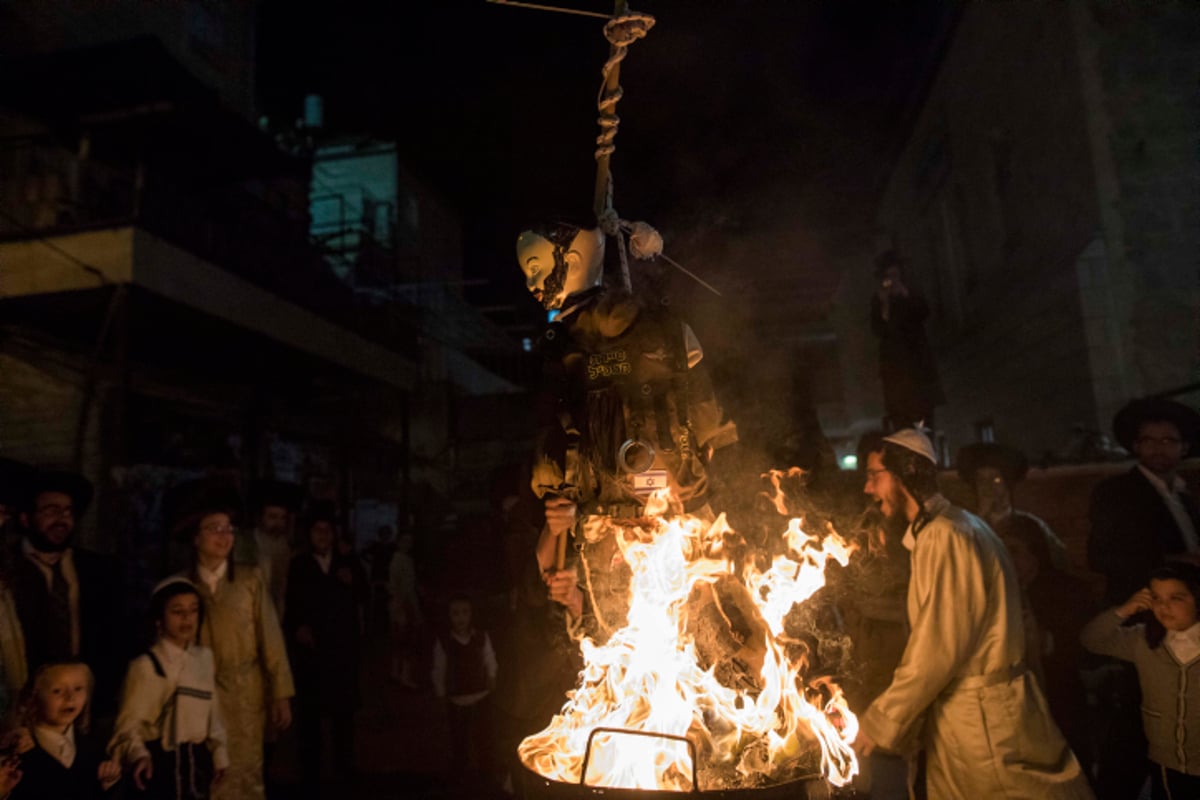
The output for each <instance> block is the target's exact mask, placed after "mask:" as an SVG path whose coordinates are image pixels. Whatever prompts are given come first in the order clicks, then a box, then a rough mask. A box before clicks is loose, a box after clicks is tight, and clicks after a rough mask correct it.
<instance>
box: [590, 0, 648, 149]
mask: <svg viewBox="0 0 1200 800" xmlns="http://www.w3.org/2000/svg"><path fill="white" fill-rule="evenodd" d="M653 27H654V17H652V16H650V15H649V14H642V13H640V12H637V11H630V12H629V13H627V14H623V15H622V16H619V17H614V18H612V19H610V20H609V21H608V22H607V23H605V25H604V38H606V39H608V43H609V44H611V45H612V50H611V52H610V53H609V56H608V61H605V62H604V68H603V69H602V70H601V75H603V76H604V80H603V81H602V82H601V84H600V95H599V98H598V99H597V101H596V106H597V108H599V110H600V119H599V120H598V121H599V123H600V135H599V136H597V137H596V160H600V159H601V158H603V157H605V156H611V155H612V154H613V151H615V150H616V146H615V145H614V144H613V140H614V139H616V138H617V127H618V126H619V125H620V124H621V118H620V117H618V116H617V115H616V111H615V109H616V107H617V103H618V102H619V101H620V99H621V96H622V95H623V94H624V91H623V90H622V89H621V86H620V84H617V85H616V86H614V87H612V88H611V89H610V88H609V86H608V78H609V75H611V74H612V72H613V70H615V69H617V67H618V66H619V65H620V64H621V62H622V61H624V60H625V56H626V55H628V54H629V45H631V44H633V43H634V42H636V41H637V40H638V39H641V38H643V37H644V36H645V35H646V34H647V33H649V32H650V29H651V28H653Z"/></svg>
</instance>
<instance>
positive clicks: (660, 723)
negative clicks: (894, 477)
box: [519, 493, 858, 791]
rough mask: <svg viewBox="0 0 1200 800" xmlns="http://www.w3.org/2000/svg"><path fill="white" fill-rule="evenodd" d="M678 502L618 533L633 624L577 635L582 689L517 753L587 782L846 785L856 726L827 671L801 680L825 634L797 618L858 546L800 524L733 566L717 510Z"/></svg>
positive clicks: (553, 773) (545, 771)
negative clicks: (700, 511) (767, 552)
mask: <svg viewBox="0 0 1200 800" xmlns="http://www.w3.org/2000/svg"><path fill="white" fill-rule="evenodd" d="M669 503H670V499H669V497H668V496H667V495H666V493H662V494H658V495H655V496H653V497H652V499H651V503H650V505H649V507H648V512H647V514H648V515H647V517H646V518H643V519H642V520H639V521H638V524H637V525H636V526H633V527H624V526H614V527H613V528H612V529H611V530H610V532H609V538H611V539H612V540H613V542H614V543H615V547H616V548H617V549H618V550H619V557H620V559H621V560H623V562H624V564H625V565H626V566H627V567H628V575H629V577H630V583H629V585H628V622H627V624H625V625H624V626H623V627H620V628H619V629H616V630H613V631H612V632H611V635H609V636H607V638H606V639H605V640H604V641H603V642H598V641H597V640H595V639H593V638H591V637H584V638H582V639H581V641H580V648H581V651H582V654H583V662H584V667H583V670H582V672H581V673H580V676H579V682H578V684H577V686H576V689H575V690H574V691H573V692H571V693H569V695H568V699H567V702H566V704H565V705H564V706H563V708H562V710H561V712H560V713H559V714H558V715H556V716H555V717H554V719H553V720H552V721H551V723H550V725H549V726H548V727H547V728H546V729H544V730H543V731H541V732H539V733H537V734H534V735H533V736H530V737H528V738H527V739H525V740H524V741H523V742H522V743H521V746H520V748H519V755H520V757H521V759H522V761H523V762H524V763H525V764H526V765H527V766H528V767H529V768H530V769H531V770H533V771H534V772H536V773H537V774H539V775H541V776H543V777H546V778H550V779H551V780H555V781H560V782H564V783H579V782H580V781H581V780H582V781H583V782H584V783H586V784H587V785H589V786H606V787H625V788H636V789H659V790H673V791H692V790H695V789H704V790H714V789H738V788H751V787H759V786H765V785H772V784H779V783H783V782H787V781H792V780H797V779H800V778H811V777H814V776H817V775H821V776H823V777H824V778H825V779H827V780H828V781H829V782H830V783H831V784H833V785H835V786H843V785H846V784H847V783H849V781H850V780H851V778H852V777H853V776H854V775H855V774H856V773H857V771H858V764H857V761H856V760H855V756H854V753H853V751H852V750H851V748H850V743H851V742H853V740H854V737H855V735H856V733H857V720H856V719H855V718H854V715H853V714H852V713H850V711H849V709H848V708H847V706H846V703H845V701H844V699H843V697H842V693H841V690H840V689H839V688H838V687H837V686H836V685H835V684H834V683H833V682H832V681H830V680H828V679H825V678H823V677H820V678H810V677H808V676H807V675H806V672H807V671H808V669H809V664H810V658H811V657H812V656H813V655H814V651H815V650H816V649H819V647H820V643H819V642H818V641H817V640H813V639H808V638H806V632H805V631H804V630H803V628H804V623H805V621H806V619H807V620H808V621H811V615H810V616H809V617H808V618H806V617H805V614H806V612H805V611H804V608H805V603H806V601H808V600H809V598H811V597H812V596H813V594H814V593H816V592H817V591H818V590H819V589H821V587H823V586H824V585H825V576H824V571H825V566H826V564H827V563H828V562H829V560H831V559H832V560H834V561H836V562H838V563H840V564H841V565H843V566H845V564H846V563H847V562H848V560H849V557H850V553H851V548H850V546H848V545H847V544H846V542H845V541H843V540H842V538H841V537H840V536H839V535H838V534H837V533H836V532H834V531H833V529H832V527H831V526H830V527H829V528H827V529H826V530H825V531H824V535H823V536H813V535H809V534H807V533H806V532H805V531H804V530H802V529H801V521H800V520H799V519H793V520H791V522H790V523H789V524H788V526H787V529H786V530H785V531H784V532H783V533H782V535H781V536H780V537H779V541H778V543H777V546H776V547H775V548H774V549H776V550H778V551H779V552H777V553H776V554H774V555H773V556H761V557H756V558H748V559H746V561H745V564H744V565H742V566H740V567H738V568H735V566H734V564H735V560H734V559H732V558H730V557H729V556H730V553H729V552H728V551H729V548H728V543H729V542H730V541H733V540H735V539H736V535H735V534H734V533H733V531H732V530H731V529H730V527H729V526H728V525H727V524H726V522H725V517H724V515H722V516H721V517H718V518H717V520H716V521H715V522H711V523H710V522H708V521H706V520H703V519H700V518H697V517H692V516H688V515H676V516H672V517H669V518H668V517H666V516H662V515H663V513H664V512H665V511H666V509H667V508H668V507H669ZM739 560H740V559H739ZM597 729H604V730H603V731H598V730H597ZM647 734H649V736H648V735H647ZM585 768H586V774H585V773H584V770H585ZM697 784H698V785H697Z"/></svg>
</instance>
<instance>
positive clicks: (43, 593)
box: [13, 471, 92, 674]
mask: <svg viewBox="0 0 1200 800" xmlns="http://www.w3.org/2000/svg"><path fill="white" fill-rule="evenodd" d="M91 500H92V484H91V482H90V481H88V480H87V479H86V478H84V477H83V476H82V475H77V474H75V473H70V472H53V471H46V472H40V473H38V474H36V475H35V476H34V477H33V478H31V480H30V482H29V486H28V488H27V492H26V495H25V502H24V503H23V507H22V510H21V515H20V516H21V525H22V527H23V528H24V530H25V536H24V538H23V539H22V540H21V545H20V554H19V557H18V558H16V559H15V561H14V565H13V594H14V596H15V598H16V601H17V614H18V616H19V617H20V619H21V627H22V629H23V630H24V633H25V653H26V658H27V661H28V664H29V671H30V674H32V673H33V670H34V669H36V668H37V667H38V666H39V665H41V664H45V663H47V662H50V661H61V660H63V659H68V658H75V657H78V656H79V654H80V643H81V635H82V634H81V627H80V622H79V616H80V607H81V606H80V597H79V594H80V593H79V586H80V581H79V574H78V570H77V569H76V563H75V554H74V550H73V548H72V547H71V539H72V537H73V535H74V533H75V523H76V520H77V518H78V517H81V516H82V515H83V513H84V512H85V511H86V510H87V507H88V504H89V503H90V502H91Z"/></svg>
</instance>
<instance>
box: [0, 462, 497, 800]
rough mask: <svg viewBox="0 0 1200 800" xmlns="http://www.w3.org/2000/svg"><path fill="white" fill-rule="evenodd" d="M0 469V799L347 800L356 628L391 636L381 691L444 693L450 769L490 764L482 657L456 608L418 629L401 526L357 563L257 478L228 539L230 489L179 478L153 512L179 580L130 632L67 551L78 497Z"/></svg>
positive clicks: (288, 492) (316, 511)
mask: <svg viewBox="0 0 1200 800" xmlns="http://www.w3.org/2000/svg"><path fill="white" fill-rule="evenodd" d="M0 468H2V469H0V531H3V534H4V539H3V548H2V549H0V725H2V726H3V731H0V736H2V738H0V742H2V743H3V746H4V748H5V749H4V760H3V762H2V765H0V797H2V798H15V800H20V799H21V798H55V800H69V799H70V798H92V797H100V796H105V797H110V796H128V797H143V796H144V797H151V798H176V799H177V800H178V799H179V798H209V797H211V798H215V799H216V800H220V799H221V798H231V799H233V800H253V798H264V797H267V796H297V792H298V794H299V796H312V797H316V796H325V794H324V793H323V792H324V791H325V790H327V789H328V790H329V791H335V792H338V791H340V792H345V791H348V790H349V787H352V786H353V785H354V782H355V780H356V777H357V776H356V767H355V712H356V710H357V709H358V707H359V694H360V691H359V690H360V687H359V679H360V677H359V676H360V674H361V671H362V670H361V665H362V656H363V643H364V641H365V637H366V636H368V635H369V634H370V633H372V632H377V633H380V634H383V635H384V636H387V637H388V638H389V639H390V642H391V652H392V656H391V662H392V664H391V676H392V678H393V680H395V681H396V682H397V684H399V685H402V686H406V687H410V688H418V687H419V688H428V687H432V688H434V689H435V690H436V692H437V695H438V696H439V697H443V698H444V700H445V705H446V708H447V712H446V714H447V724H448V727H449V730H450V732H451V735H452V742H453V754H454V756H455V758H458V759H460V760H459V761H458V762H457V763H458V764H459V765H460V766H461V765H464V764H465V763H466V761H465V760H462V759H466V758H474V759H475V762H474V763H477V764H480V765H486V763H487V761H486V759H487V758H488V757H489V755H490V752H491V751H490V749H488V748H483V747H481V746H479V745H480V740H481V736H482V735H483V734H482V733H481V732H482V730H483V727H482V726H483V725H484V724H486V719H485V718H484V716H485V715H484V714H482V713H481V709H482V708H483V707H484V706H485V705H486V704H484V703H482V701H483V700H484V698H485V697H486V696H487V695H488V693H489V692H490V691H491V689H492V687H493V686H494V683H495V677H496V659H495V653H494V651H493V649H492V646H491V642H490V640H489V639H488V637H487V635H486V633H483V632H481V631H479V630H477V629H476V628H475V627H474V626H473V625H472V620H471V610H472V606H471V602H470V600H469V599H468V598H467V597H466V596H462V597H460V598H456V599H455V601H454V602H452V603H450V608H449V615H448V619H447V623H446V624H445V625H442V626H433V628H434V630H433V631H430V632H428V633H426V632H425V629H424V626H423V619H422V616H421V615H422V604H421V602H420V600H419V599H418V597H417V585H416V571H415V569H414V566H413V560H412V556H411V554H410V551H411V549H412V544H413V532H412V531H411V530H405V531H403V532H402V533H401V535H400V536H399V537H398V539H396V540H395V541H393V536H392V529H391V527H390V526H387V527H384V528H381V529H380V532H379V535H378V537H377V539H376V541H374V542H372V543H371V544H370V545H369V546H368V547H367V548H365V549H364V552H363V553H362V555H361V556H360V555H359V554H357V553H356V552H355V550H354V545H353V542H352V541H351V540H350V539H349V538H347V537H346V536H344V535H343V531H342V525H341V523H342V520H341V518H340V517H339V515H338V514H337V510H336V508H335V507H334V506H333V504H331V503H328V502H321V501H312V500H309V501H307V502H306V501H305V498H304V497H303V493H302V491H301V490H300V487H299V486H296V485H294V484H286V483H282V482H277V481H260V482H257V483H256V484H255V485H254V486H253V487H252V490H251V492H250V495H251V498H250V499H251V509H252V511H251V514H250V516H251V518H252V520H253V526H252V528H251V529H249V530H246V531H245V532H244V533H243V532H242V531H239V529H238V527H237V526H238V523H239V521H240V520H242V519H243V518H244V515H243V511H244V505H243V498H242V496H241V493H240V492H237V491H234V490H233V489H231V488H229V487H226V486H223V485H220V484H218V483H215V482H212V481H208V480H200V481H193V482H189V483H185V484H182V485H180V486H177V487H175V488H174V489H173V490H172V491H171V492H169V493H168V495H167V498H166V501H165V504H166V506H167V507H168V514H167V516H168V518H169V519H168V521H167V536H168V537H169V541H170V542H171V543H173V544H174V545H175V546H176V547H177V548H179V549H180V550H181V551H185V552H186V556H185V557H184V558H183V559H182V560H183V562H184V563H185V566H184V567H183V568H182V569H181V570H179V571H178V572H177V573H176V574H171V575H167V576H165V577H163V579H162V580H161V581H160V582H159V583H158V584H157V585H156V586H155V587H154V588H153V590H152V591H151V592H150V593H149V596H148V597H145V598H143V602H141V603H140V604H139V605H140V606H141V611H140V613H138V614H137V615H136V616H134V617H131V616H130V614H129V612H128V608H127V607H126V606H125V605H123V604H122V602H121V600H122V598H125V597H127V596H128V594H129V591H128V587H124V586H120V585H118V584H119V579H117V578H116V577H115V576H117V575H119V571H118V570H117V569H115V564H114V559H112V558H110V557H105V556H102V555H98V554H96V553H92V552H90V551H88V550H86V549H83V548H80V547H78V546H77V545H76V542H75V533H76V521H77V519H79V518H80V517H82V516H83V514H84V513H85V512H86V511H87V508H88V506H89V504H90V503H91V500H92V494H93V491H92V486H91V484H90V483H89V482H88V481H87V480H86V479H84V478H83V477H81V476H80V475H78V474H74V473H69V472H63V471H47V470H40V469H35V468H32V467H29V466H28V465H25V464H21V463H18V462H13V461H8V460H2V461H0ZM297 520H298V521H299V524H298V525H297V524H296V521H297ZM297 528H298V532H299V533H300V538H301V539H302V541H301V542H299V543H297V542H296V541H294V538H295V537H294V536H293V532H294V530H295V529H297ZM364 562H365V563H364ZM143 622H144V624H140V623H143ZM443 629H444V630H443ZM425 651H428V652H425ZM419 673H423V674H419ZM293 720H294V722H295V729H296V730H295V740H296V750H297V752H298V756H299V757H298V764H299V773H300V775H299V777H300V779H301V780H300V781H299V782H298V788H296V787H292V788H291V789H290V790H288V791H287V792H286V794H280V793H279V790H280V787H271V786H269V785H268V784H269V781H268V776H269V774H270V772H269V770H268V769H267V762H268V761H269V759H270V758H271V755H272V753H273V751H274V750H275V745H276V743H277V742H278V741H279V738H280V735H281V734H282V733H283V732H284V731H287V730H288V729H289V728H291V727H292V726H293ZM326 727H328V728H329V729H330V730H331V733H332V735H331V736H329V737H326V736H325V735H324V729H325V728H326ZM327 738H328V741H329V746H328V747H327V746H326V739H327ZM472 741H473V742H474V743H475V748H474V750H473V751H471V752H468V751H467V750H465V749H464V747H465V745H464V743H468V744H469V743H471V742H472ZM327 750H328V753H326V751H327ZM472 753H473V754H472ZM326 755H328V756H329V760H330V761H331V763H332V773H333V774H332V776H331V779H330V780H326V781H324V782H323V781H322V778H323V776H322V766H323V764H324V762H325V761H326Z"/></svg>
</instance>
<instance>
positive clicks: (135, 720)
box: [108, 577, 229, 800]
mask: <svg viewBox="0 0 1200 800" xmlns="http://www.w3.org/2000/svg"><path fill="white" fill-rule="evenodd" d="M202 615H203V605H202V604H201V601H200V592H199V590H198V589H197V588H196V586H195V584H193V583H192V582H191V581H189V580H188V579H186V578H181V577H174V578H168V579H167V580H165V581H163V582H162V583H160V584H159V585H158V586H157V587H155V590H154V594H153V595H152V596H151V598H150V618H151V619H152V620H153V621H154V626H155V632H156V636H155V642H154V645H153V646H151V648H150V649H149V650H148V651H146V652H145V653H143V654H142V655H140V656H138V657H137V658H135V659H134V660H133V661H131V662H130V664H129V671H128V672H127V673H126V674H125V687H124V689H123V691H122V697H121V710H120V712H119V713H118V715H117V722H116V726H115V728H114V731H113V738H112V741H111V742H110V743H109V745H108V751H109V753H110V754H111V755H112V757H113V758H115V759H117V760H119V761H120V762H121V763H123V764H124V765H125V766H126V767H127V768H129V769H131V771H132V772H133V782H134V784H135V785H136V786H137V788H138V789H139V790H141V792H143V794H142V795H141V796H143V797H149V798H155V800H159V798H163V799H164V800H165V799H166V798H170V799H171V800H200V799H201V798H207V797H208V792H209V787H210V786H211V785H212V784H213V783H215V782H216V781H218V780H220V778H221V775H222V773H223V772H224V770H225V768H226V767H227V766H228V765H229V753H228V751H227V749H226V746H225V729H224V726H223V725H222V724H221V715H220V712H219V711H218V710H217V705H216V703H214V702H213V692H214V690H215V683H214V670H213V654H212V651H211V650H209V649H208V648H207V647H202V646H200V645H199V644H197V643H196V636H197V633H198V632H199V630H200V621H201V618H202Z"/></svg>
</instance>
